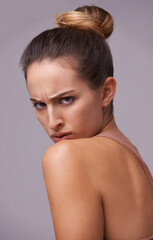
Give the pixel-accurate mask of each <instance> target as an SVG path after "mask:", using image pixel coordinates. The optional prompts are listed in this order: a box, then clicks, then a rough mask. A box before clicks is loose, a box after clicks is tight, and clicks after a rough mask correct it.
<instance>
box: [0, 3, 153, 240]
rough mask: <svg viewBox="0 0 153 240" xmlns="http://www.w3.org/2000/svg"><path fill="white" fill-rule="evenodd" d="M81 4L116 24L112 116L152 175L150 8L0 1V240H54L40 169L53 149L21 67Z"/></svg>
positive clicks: (152, 35) (152, 39) (112, 43)
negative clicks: (38, 41)
mask: <svg viewBox="0 0 153 240" xmlns="http://www.w3.org/2000/svg"><path fill="white" fill-rule="evenodd" d="M84 4H95V5H99V6H101V7H104V8H106V9H107V10H108V11H110V12H111V13H112V16H113V17H114V20H115V30H114V33H113V34H112V36H111V38H110V40H109V44H110V47H111V50H112V54H113V58H114V66H115V78H116V80H117V83H118V85H117V94H116V96H115V117H116V121H117V123H118V125H119V126H120V128H121V130H122V131H123V132H124V133H125V134H126V135H127V136H128V137H129V138H130V139H131V141H133V143H134V144H135V145H136V146H137V147H138V149H139V151H140V153H141V155H142V157H143V158H144V160H145V161H146V163H147V164H148V166H149V167H150V169H151V171H152V173H153V141H152V136H153V126H152V124H153V107H152V103H153V94H152V92H153V76H152V75H153V74H152V69H153V1H152V0H130V1H125V0H103V1H102V0H101V1H98V0H97V1H94V0H92V1H87V0H84V1H72V0H62V1H60V0H56V1H51V0H44V1H38V0H26V1H25V0H24V1H23V0H13V1H8V0H5V1H4V0H3V1H2V0H1V6H0V77H1V83H0V86H1V87H0V91H1V93H0V98H1V99H0V103H1V109H0V110H1V117H0V121H1V123H0V127H1V130H0V133H1V144H0V147H1V150H0V151H1V158H0V240H42V239H45V240H49V239H55V238H54V231H53V225H52V220H51V214H50V209H49V204H48V199H47V194H46V189H45V184H44V179H43V174H42V169H41V161H42V156H43V154H44V152H45V150H46V149H47V148H48V147H49V146H50V145H51V144H52V143H51V141H50V139H49V138H48V136H47V134H46V133H45V132H44V130H43V129H42V127H41V126H40V124H39V123H38V122H37V120H36V117H35V115H34V111H33V108H32V106H31V104H30V101H29V96H28V93H27V89H26V85H25V80H24V77H23V74H22V72H21V70H20V68H19V65H18V64H19V59H20V56H21V54H22V51H23V49H24V48H25V46H26V45H27V43H28V42H29V41H30V40H31V39H32V38H33V37H34V36H35V35H37V34H38V33H40V32H41V31H43V30H46V29H48V28H52V27H54V26H55V25H54V16H55V13H56V12H57V13H62V12H63V11H67V10H72V9H75V8H76V7H78V6H82V5H84Z"/></svg>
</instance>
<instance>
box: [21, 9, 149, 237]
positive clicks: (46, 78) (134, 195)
mask: <svg viewBox="0 0 153 240" xmlns="http://www.w3.org/2000/svg"><path fill="white" fill-rule="evenodd" d="M56 21H57V24H58V26H59V27H58V28H55V29H52V30H47V31H45V32H43V33H41V34H40V35H38V36H37V37H35V38H34V39H33V40H32V41H31V43H30V44H29V45H28V46H27V48H26V49H25V51H24V53H23V55H22V58H21V64H22V67H23V70H24V73H25V78H26V81H27V87H28V91H29V94H30V99H31V101H32V103H33V105H34V107H35V112H36V116H37V118H38V120H39V121H40V123H41V124H42V126H43V127H44V129H45V130H46V132H47V133H48V135H49V137H50V138H51V139H52V140H53V141H54V142H55V143H56V144H54V145H53V146H51V147H50V148H49V149H48V150H47V151H46V153H45V154H44V158H43V163H42V165H43V172H44V177H45V182H46V188H47V193H48V198H49V203H50V208H51V213H52V218H53V224H54V229H55V235H56V239H57V240H85V239H87V240H102V239H112V240H138V239H153V179H152V176H151V174H150V172H149V170H148V168H147V166H146V164H145V163H144V162H143V160H142V159H141V157H140V155H139V153H138V151H137V149H136V148H135V147H134V146H133V145H132V143H131V142H130V141H129V140H128V139H127V138H126V137H125V136H124V135H123V133H122V132H121V131H120V130H119V128H118V127H117V125H116V123H115V120H114V115H113V98H114V95H115V89H116V81H115V79H114V78H113V62H112V56H111V53H110V49H109V47H108V44H107V42H106V39H107V38H108V37H109V36H110V35H111V33H112V31H113V19H112V17H111V15H110V14H109V13H108V12H107V11H105V10H104V9H101V8H99V7H96V6H83V7H81V8H77V9H76V10H75V11H72V12H67V13H63V14H61V15H60V16H59V17H57V18H56Z"/></svg>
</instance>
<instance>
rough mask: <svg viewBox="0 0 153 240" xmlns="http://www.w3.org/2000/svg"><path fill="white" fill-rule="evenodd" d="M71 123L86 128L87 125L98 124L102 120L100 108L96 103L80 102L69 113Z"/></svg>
mask: <svg viewBox="0 0 153 240" xmlns="http://www.w3.org/2000/svg"><path fill="white" fill-rule="evenodd" d="M69 116H70V118H69V119H71V120H73V121H72V123H73V124H74V123H75V124H76V125H79V126H81V125H82V126H83V128H84V127H86V126H87V125H88V126H89V125H93V124H98V123H99V122H101V119H102V107H101V105H100V104H99V103H98V102H97V101H94V100H93V101H92V99H91V100H90V101H89V100H88V101H82V102H79V103H78V104H77V105H76V106H75V107H74V108H72V109H71V110H70V111H69Z"/></svg>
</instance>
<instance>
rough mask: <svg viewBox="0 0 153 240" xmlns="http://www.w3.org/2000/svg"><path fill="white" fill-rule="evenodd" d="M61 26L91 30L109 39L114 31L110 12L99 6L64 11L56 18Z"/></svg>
mask: <svg viewBox="0 0 153 240" xmlns="http://www.w3.org/2000/svg"><path fill="white" fill-rule="evenodd" d="M55 20H56V23H57V25H58V26H59V27H68V26H71V27H75V28H78V29H83V30H90V31H93V32H95V33H97V34H98V35H100V36H101V37H103V38H105V39H107V38H108V37H109V36H110V35H111V33H112V32H113V18H112V16H111V15H110V13H109V12H107V11H106V10H104V9H102V8H100V7H97V6H83V7H79V8H77V9H76V10H75V11H70V12H66V13H62V14H60V15H59V16H56V18H55Z"/></svg>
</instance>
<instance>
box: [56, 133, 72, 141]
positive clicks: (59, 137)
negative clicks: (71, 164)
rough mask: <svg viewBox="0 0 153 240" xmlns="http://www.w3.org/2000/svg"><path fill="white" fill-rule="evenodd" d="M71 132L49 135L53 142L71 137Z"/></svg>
mask: <svg viewBox="0 0 153 240" xmlns="http://www.w3.org/2000/svg"><path fill="white" fill-rule="evenodd" d="M71 136H72V133H59V134H53V135H52V136H51V139H52V140H53V141H54V142H59V141H62V140H66V139H71Z"/></svg>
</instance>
